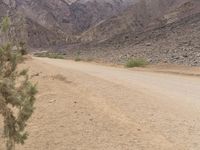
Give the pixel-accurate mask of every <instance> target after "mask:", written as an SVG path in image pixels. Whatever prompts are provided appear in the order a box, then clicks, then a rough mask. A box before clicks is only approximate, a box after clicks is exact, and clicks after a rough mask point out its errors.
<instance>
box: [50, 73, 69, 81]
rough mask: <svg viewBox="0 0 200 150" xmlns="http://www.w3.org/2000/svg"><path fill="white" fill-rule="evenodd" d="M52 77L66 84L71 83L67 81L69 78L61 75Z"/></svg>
mask: <svg viewBox="0 0 200 150" xmlns="http://www.w3.org/2000/svg"><path fill="white" fill-rule="evenodd" d="M51 77H52V79H54V80H59V81H62V82H65V83H71V82H70V81H68V80H67V78H66V77H65V76H63V75H61V74H56V75H53V76H51Z"/></svg>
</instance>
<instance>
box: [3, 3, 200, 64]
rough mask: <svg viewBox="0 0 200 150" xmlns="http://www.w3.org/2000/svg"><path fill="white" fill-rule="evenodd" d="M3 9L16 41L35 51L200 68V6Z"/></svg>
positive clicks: (34, 5) (63, 5)
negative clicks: (143, 59) (49, 50)
mask: <svg viewBox="0 0 200 150" xmlns="http://www.w3.org/2000/svg"><path fill="white" fill-rule="evenodd" d="M0 8H1V9H0V17H3V16H5V15H6V14H8V12H9V15H10V16H11V18H12V34H11V35H13V37H17V38H15V39H18V40H23V41H26V42H27V44H28V45H29V46H30V47H31V48H33V49H34V50H35V49H42V50H43V49H51V50H55V51H64V52H65V53H67V54H68V56H69V57H71V56H74V57H76V55H77V53H78V54H80V55H82V57H84V58H86V57H94V58H95V59H101V60H104V61H109V62H110V61H112V62H117V63H118V62H124V61H126V60H127V59H128V58H130V57H144V58H145V59H147V60H148V61H149V62H151V63H158V62H164V63H180V64H183V63H184V64H189V65H197V64H199V65H200V60H199V59H200V58H199V57H198V55H199V48H198V44H199V42H198V41H199V35H200V34H199V28H198V25H199V18H200V16H199V13H200V1H199V0H101V1H97V0H40V1H38V0H0ZM8 10H9V11H8ZM183 43H187V44H183ZM185 53H187V54H185Z"/></svg>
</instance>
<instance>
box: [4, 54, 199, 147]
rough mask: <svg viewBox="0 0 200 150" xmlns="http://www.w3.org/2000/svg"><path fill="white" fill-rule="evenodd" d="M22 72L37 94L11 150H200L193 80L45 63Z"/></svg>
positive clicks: (196, 80)
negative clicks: (24, 136)
mask: <svg viewBox="0 0 200 150" xmlns="http://www.w3.org/2000/svg"><path fill="white" fill-rule="evenodd" d="M23 67H29V70H30V74H31V75H32V80H33V82H38V90H39V94H38V95H37V102H36V105H35V106H36V109H35V112H34V115H33V117H32V118H31V120H30V121H29V123H28V131H29V135H30V136H29V139H28V140H27V141H26V143H25V145H24V146H23V147H21V146H20V147H19V146H17V147H16V150H199V149H200V77H194V76H182V75H178V74H176V75H175V74H167V73H156V72H149V71H137V70H128V69H123V68H116V67H110V66H103V65H97V64H89V63H84V62H74V61H67V60H56V59H48V58H33V59H32V60H28V61H27V62H26V64H24V65H23ZM1 122H2V121H1ZM0 133H2V124H0ZM3 145H4V144H3V139H2V138H0V150H1V149H2V150H3Z"/></svg>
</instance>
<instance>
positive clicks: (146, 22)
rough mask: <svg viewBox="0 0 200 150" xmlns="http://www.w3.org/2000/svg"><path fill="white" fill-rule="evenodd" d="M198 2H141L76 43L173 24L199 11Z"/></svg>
mask: <svg viewBox="0 0 200 150" xmlns="http://www.w3.org/2000/svg"><path fill="white" fill-rule="evenodd" d="M198 5H199V1H197V0H196V1H191V0H189V1H187V0H185V1H184V0H154V1H151V0H141V1H140V2H138V3H137V4H135V5H132V6H131V7H129V8H128V9H126V10H125V11H124V12H123V13H122V14H120V15H118V16H113V17H112V18H110V19H107V20H104V21H102V22H100V23H98V24H96V25H95V26H93V27H92V28H90V29H89V30H87V31H85V32H83V33H82V34H81V36H79V37H78V42H80V41H81V42H91V41H98V42H102V41H105V40H107V39H110V38H112V37H114V36H116V35H117V34H121V33H127V32H135V33H139V32H144V31H146V30H150V29H152V28H157V27H160V26H162V25H166V24H169V23H172V22H175V21H177V20H179V19H181V18H184V17H187V16H190V15H191V14H193V13H195V12H198V11H199V7H198Z"/></svg>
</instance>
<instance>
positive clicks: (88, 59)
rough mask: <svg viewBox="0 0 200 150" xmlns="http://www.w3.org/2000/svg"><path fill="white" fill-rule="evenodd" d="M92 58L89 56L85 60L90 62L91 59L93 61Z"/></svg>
mask: <svg viewBox="0 0 200 150" xmlns="http://www.w3.org/2000/svg"><path fill="white" fill-rule="evenodd" d="M93 60H94V59H93V58H91V57H89V58H87V59H86V61H87V62H91V61H93Z"/></svg>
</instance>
